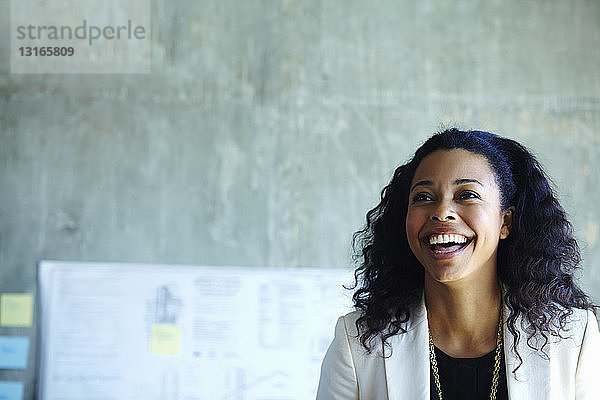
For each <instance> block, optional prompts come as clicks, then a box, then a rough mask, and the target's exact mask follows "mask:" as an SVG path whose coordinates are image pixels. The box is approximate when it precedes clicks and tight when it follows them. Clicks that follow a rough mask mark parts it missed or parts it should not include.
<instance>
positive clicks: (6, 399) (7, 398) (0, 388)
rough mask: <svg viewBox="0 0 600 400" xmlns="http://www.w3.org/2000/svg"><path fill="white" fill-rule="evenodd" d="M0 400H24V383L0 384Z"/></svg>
mask: <svg viewBox="0 0 600 400" xmlns="http://www.w3.org/2000/svg"><path fill="white" fill-rule="evenodd" d="M0 400H23V382H0Z"/></svg>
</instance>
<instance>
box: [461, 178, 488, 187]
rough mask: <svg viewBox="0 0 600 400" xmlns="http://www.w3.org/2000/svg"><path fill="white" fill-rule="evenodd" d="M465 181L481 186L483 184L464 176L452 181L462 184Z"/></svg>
mask: <svg viewBox="0 0 600 400" xmlns="http://www.w3.org/2000/svg"><path fill="white" fill-rule="evenodd" d="M465 183H477V184H479V185H480V186H483V184H482V183H481V182H479V181H478V180H477V179H466V178H463V179H457V180H455V181H454V184H455V185H464V184H465Z"/></svg>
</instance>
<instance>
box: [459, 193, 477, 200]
mask: <svg viewBox="0 0 600 400" xmlns="http://www.w3.org/2000/svg"><path fill="white" fill-rule="evenodd" d="M458 198H459V199H463V200H464V199H478V198H479V195H478V194H477V193H475V192H462V193H461V194H460V195H459V196H458Z"/></svg>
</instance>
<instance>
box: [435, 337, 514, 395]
mask: <svg viewBox="0 0 600 400" xmlns="http://www.w3.org/2000/svg"><path fill="white" fill-rule="evenodd" d="M495 355H496V349H494V350H493V351H491V352H489V353H488V354H486V355H484V356H481V357H477V358H454V357H450V356H449V355H447V354H446V353H444V352H443V351H441V350H440V349H438V348H437V347H435V358H436V360H437V364H438V372H439V375H440V385H441V387H442V397H443V400H488V399H489V398H490V391H491V388H492V374H493V372H494V356H495ZM430 381H431V400H438V395H437V388H436V386H435V380H434V379H433V370H432V371H431V380H430ZM496 399H497V400H508V391H507V389H506V368H505V366H504V352H503V355H502V359H501V360H500V376H499V377H498V389H497V392H496Z"/></svg>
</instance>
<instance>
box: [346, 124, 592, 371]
mask: <svg viewBox="0 0 600 400" xmlns="http://www.w3.org/2000/svg"><path fill="white" fill-rule="evenodd" d="M451 149H464V150H467V151H470V152H472V153H476V154H480V155H482V156H484V157H485V158H486V159H487V161H488V163H489V165H490V166H491V168H492V170H493V171H494V174H495V178H496V183H497V185H498V187H499V189H500V193H501V201H500V202H501V208H502V210H506V209H507V208H509V207H511V206H514V207H515V210H514V213H513V214H514V217H513V222H512V225H511V229H510V235H509V236H508V237H507V238H506V239H505V240H502V241H500V243H499V245H498V252H497V273H498V279H499V280H500V282H501V283H502V285H503V286H504V288H505V292H504V297H503V301H504V302H505V304H506V305H507V307H508V309H509V315H508V317H507V319H506V324H507V327H508V329H509V331H510V332H511V333H512V334H513V335H514V338H515V339H514V349H515V351H517V344H518V342H519V336H520V335H519V331H518V330H517V329H516V328H515V323H516V321H517V319H518V318H519V316H521V317H522V318H523V319H524V320H526V321H527V322H529V327H528V328H527V330H526V332H527V335H528V338H527V344H528V346H529V347H531V348H532V349H534V350H541V351H542V352H543V350H544V347H545V346H546V344H547V343H548V338H549V335H552V336H560V337H562V336H561V331H562V330H563V329H564V328H565V325H566V323H567V318H568V317H569V315H570V314H572V312H573V311H572V308H573V307H575V308H581V309H588V310H589V309H591V310H592V311H594V313H595V307H596V306H595V305H594V304H592V302H591V300H590V299H589V298H588V296H587V295H586V294H585V293H584V292H583V291H582V290H581V289H580V288H579V286H578V285H577V284H576V283H575V282H574V280H573V273H574V272H575V270H576V269H577V268H578V265H579V263H580V262H581V256H580V253H579V247H578V245H577V241H576V240H575V238H574V237H573V228H572V225H571V223H570V222H569V221H568V220H567V217H566V214H565V211H564V209H563V208H562V207H561V205H560V204H559V202H558V200H557V199H556V197H555V196H554V194H553V191H552V188H551V186H550V184H549V182H548V179H547V178H546V176H545V174H544V172H543V170H542V167H541V166H540V164H539V163H538V161H537V160H536V159H535V157H534V156H533V155H532V154H531V153H530V152H529V151H528V150H527V149H526V148H525V147H523V146H522V145H521V144H519V143H517V142H516V141H514V140H510V139H506V138H503V137H500V136H497V135H494V134H492V133H488V132H482V131H466V132H465V131H460V130H458V129H456V128H452V129H448V130H445V131H443V132H440V133H437V134H435V135H434V136H432V137H431V138H429V139H428V140H427V141H426V142H425V143H424V144H423V145H422V146H421V147H420V148H419V149H418V150H417V151H416V152H415V155H414V156H413V158H412V159H411V160H410V161H409V162H408V163H407V164H404V165H402V166H400V167H398V168H397V169H396V171H395V172H394V176H393V178H392V180H391V182H390V183H389V184H388V185H387V186H386V187H385V188H384V189H383V191H382V192H381V201H380V203H379V204H378V205H377V206H376V207H375V208H373V209H372V210H370V211H369V212H368V213H367V217H366V225H365V227H364V228H363V229H362V230H360V231H358V232H356V233H355V234H354V236H353V247H354V249H355V259H356V260H357V264H359V266H358V268H357V269H356V271H355V273H354V277H355V282H354V286H352V287H351V289H356V288H357V287H358V289H357V290H356V291H355V292H354V295H353V301H354V306H355V307H356V308H357V309H358V310H361V311H362V315H361V317H360V318H359V319H358V320H357V321H356V327H357V328H358V331H359V335H360V341H361V343H362V345H363V346H364V347H365V349H366V350H367V351H368V352H371V351H372V350H373V347H374V345H373V339H375V338H377V337H379V338H381V339H382V340H383V342H384V343H386V340H387V339H388V338H390V337H391V336H393V335H396V334H398V333H404V332H405V330H404V329H403V328H402V324H403V323H405V322H407V321H408V320H409V319H410V316H411V309H413V307H415V306H416V305H417V304H418V303H419V302H420V301H421V298H422V295H423V285H424V269H423V267H422V266H421V264H420V263H419V261H418V260H417V258H416V257H415V256H414V254H413V253H412V251H411V249H410V248H409V245H408V240H407V237H406V230H405V225H406V213H407V209H408V201H409V199H408V197H409V191H410V183H411V181H412V179H413V176H414V174H415V171H416V169H417V167H418V166H419V164H420V162H421V160H423V158H425V157H426V156H427V155H428V154H430V153H432V152H434V151H436V150H451ZM538 333H539V334H541V335H542V337H543V338H544V343H543V344H542V346H541V347H540V348H537V347H534V345H533V344H532V343H533V340H532V339H533V337H534V336H535V335H536V334H538ZM386 344H387V343H386ZM544 354H545V353H544ZM517 356H518V358H519V360H520V364H519V366H518V367H517V368H516V369H518V368H519V367H520V365H521V364H522V363H523V360H522V358H521V356H520V355H519V354H518V352H517ZM516 369H515V371H516ZM513 372H514V371H513Z"/></svg>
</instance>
